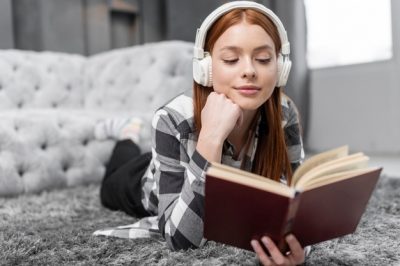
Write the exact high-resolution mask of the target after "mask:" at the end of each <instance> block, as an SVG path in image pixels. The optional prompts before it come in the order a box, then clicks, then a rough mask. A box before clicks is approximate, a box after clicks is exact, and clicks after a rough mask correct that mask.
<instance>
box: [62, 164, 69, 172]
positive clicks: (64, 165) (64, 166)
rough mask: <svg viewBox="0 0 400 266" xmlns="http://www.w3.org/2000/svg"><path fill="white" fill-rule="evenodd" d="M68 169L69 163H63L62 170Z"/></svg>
mask: <svg viewBox="0 0 400 266" xmlns="http://www.w3.org/2000/svg"><path fill="white" fill-rule="evenodd" d="M68 169H69V165H68V164H67V163H65V164H63V166H62V170H63V171H64V172H67V171H68Z"/></svg>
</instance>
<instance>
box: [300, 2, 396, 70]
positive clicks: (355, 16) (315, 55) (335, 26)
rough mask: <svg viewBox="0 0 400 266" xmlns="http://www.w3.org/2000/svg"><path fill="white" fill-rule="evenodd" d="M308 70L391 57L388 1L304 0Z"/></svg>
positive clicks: (389, 7)
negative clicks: (309, 68)
mask: <svg viewBox="0 0 400 266" xmlns="http://www.w3.org/2000/svg"><path fill="white" fill-rule="evenodd" d="M305 5H306V16H307V32H308V36H307V41H308V47H307V59H308V64H309V66H310V67H311V68H321V67H332V66H341V65H349V64H358V63H367V62H374V61H380V60H387V59H390V58H391V57H392V54H393V52H392V27H391V6H390V0H305Z"/></svg>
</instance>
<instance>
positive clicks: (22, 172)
mask: <svg viewBox="0 0 400 266" xmlns="http://www.w3.org/2000/svg"><path fill="white" fill-rule="evenodd" d="M17 172H18V175H19V176H20V177H23V176H24V174H25V171H24V169H23V168H22V166H20V167H18V170H17Z"/></svg>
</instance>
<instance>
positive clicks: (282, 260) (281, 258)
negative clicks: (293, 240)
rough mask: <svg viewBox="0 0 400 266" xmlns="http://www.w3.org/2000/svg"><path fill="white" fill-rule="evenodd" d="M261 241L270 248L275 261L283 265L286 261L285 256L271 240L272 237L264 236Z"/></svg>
mask: <svg viewBox="0 0 400 266" xmlns="http://www.w3.org/2000/svg"><path fill="white" fill-rule="evenodd" d="M261 241H262V242H263V243H264V245H265V246H266V247H267V248H268V251H269V253H270V255H271V257H272V259H273V261H274V262H275V263H276V264H278V265H283V264H284V263H285V256H283V255H282V253H281V251H280V250H279V249H278V247H277V246H276V245H275V243H274V242H273V241H272V240H271V238H269V237H267V236H263V237H262V238H261Z"/></svg>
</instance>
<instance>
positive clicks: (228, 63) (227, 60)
mask: <svg viewBox="0 0 400 266" xmlns="http://www.w3.org/2000/svg"><path fill="white" fill-rule="evenodd" d="M222 61H223V62H224V63H225V64H227V65H233V64H235V63H236V62H237V61H239V59H238V58H234V59H222Z"/></svg>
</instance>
